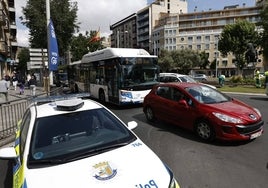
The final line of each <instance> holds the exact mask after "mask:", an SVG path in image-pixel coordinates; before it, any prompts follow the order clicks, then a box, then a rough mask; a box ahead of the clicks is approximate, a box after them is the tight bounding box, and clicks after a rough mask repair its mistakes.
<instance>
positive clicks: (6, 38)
mask: <svg viewBox="0 0 268 188" xmlns="http://www.w3.org/2000/svg"><path fill="white" fill-rule="evenodd" d="M16 35H17V26H16V12H15V0H0V76H1V78H2V77H3V76H5V75H10V74H11V72H12V71H13V70H14V67H15V66H16V64H17V63H16V61H15V60H16V54H17V48H18V44H17V37H16Z"/></svg>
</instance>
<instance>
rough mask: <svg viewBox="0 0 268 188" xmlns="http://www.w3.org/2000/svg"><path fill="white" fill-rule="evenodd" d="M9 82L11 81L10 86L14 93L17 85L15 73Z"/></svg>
mask: <svg viewBox="0 0 268 188" xmlns="http://www.w3.org/2000/svg"><path fill="white" fill-rule="evenodd" d="M11 80H12V85H13V87H14V90H15V91H16V90H17V84H18V78H17V75H16V73H14V74H13V76H12V79H11Z"/></svg>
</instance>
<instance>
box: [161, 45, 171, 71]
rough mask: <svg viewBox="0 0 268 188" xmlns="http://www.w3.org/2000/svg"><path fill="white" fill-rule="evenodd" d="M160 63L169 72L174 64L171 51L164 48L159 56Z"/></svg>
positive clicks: (163, 69)
mask: <svg viewBox="0 0 268 188" xmlns="http://www.w3.org/2000/svg"><path fill="white" fill-rule="evenodd" d="M158 65H159V67H160V69H161V71H163V72H168V71H169V70H170V69H171V68H172V65H173V59H172V58H171V56H170V52H169V51H167V50H164V49H162V50H161V51H160V55H159V58H158Z"/></svg>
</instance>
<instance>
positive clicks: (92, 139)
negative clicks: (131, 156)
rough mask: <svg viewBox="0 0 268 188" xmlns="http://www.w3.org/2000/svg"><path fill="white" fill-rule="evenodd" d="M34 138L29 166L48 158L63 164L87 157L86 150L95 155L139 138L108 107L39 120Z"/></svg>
mask: <svg viewBox="0 0 268 188" xmlns="http://www.w3.org/2000/svg"><path fill="white" fill-rule="evenodd" d="M32 138H33V141H32V143H31V150H30V155H29V164H31V162H32V164H37V162H38V161H40V162H42V161H47V160H48V159H49V160H53V159H55V160H56V161H59V160H60V159H64V158H66V157H67V158H68V156H80V153H81V154H87V152H86V151H93V152H91V153H90V154H91V155H94V151H96V154H97V153H98V152H99V150H98V148H114V145H115V143H116V144H117V146H123V145H125V144H128V143H131V142H133V141H134V140H135V139H136V137H135V136H134V135H133V134H132V133H131V132H130V131H129V130H128V129H127V128H126V127H125V126H124V125H123V124H122V123H121V122H120V121H119V120H118V119H117V118H115V117H114V116H113V115H112V114H111V113H110V112H108V111H107V110H105V109H104V108H100V109H94V110H87V111H80V112H73V113H67V114H61V115H56V116H49V117H42V118H39V119H37V120H36V123H35V128H34V131H33V136H32ZM120 143H123V144H121V145H120ZM109 145H111V146H112V147H109ZM80 157H81V156H80Z"/></svg>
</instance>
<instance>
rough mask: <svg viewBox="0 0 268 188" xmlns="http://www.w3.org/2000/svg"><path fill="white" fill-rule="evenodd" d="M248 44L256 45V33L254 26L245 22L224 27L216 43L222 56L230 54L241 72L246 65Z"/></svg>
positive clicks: (239, 21)
mask: <svg viewBox="0 0 268 188" xmlns="http://www.w3.org/2000/svg"><path fill="white" fill-rule="evenodd" d="M249 43H252V44H254V45H258V32H257V31H256V30H255V24H253V23H250V22H248V21H246V20H238V21H237V22H236V23H234V24H228V25H226V26H225V27H224V29H223V31H222V33H221V36H220V39H219V42H218V49H219V51H220V52H221V53H222V55H223V56H226V55H228V54H229V53H232V54H233V55H234V56H235V58H236V62H237V64H236V66H237V67H238V68H239V69H240V70H242V69H243V67H245V65H246V59H245V53H246V51H247V48H248V44H249Z"/></svg>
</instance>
